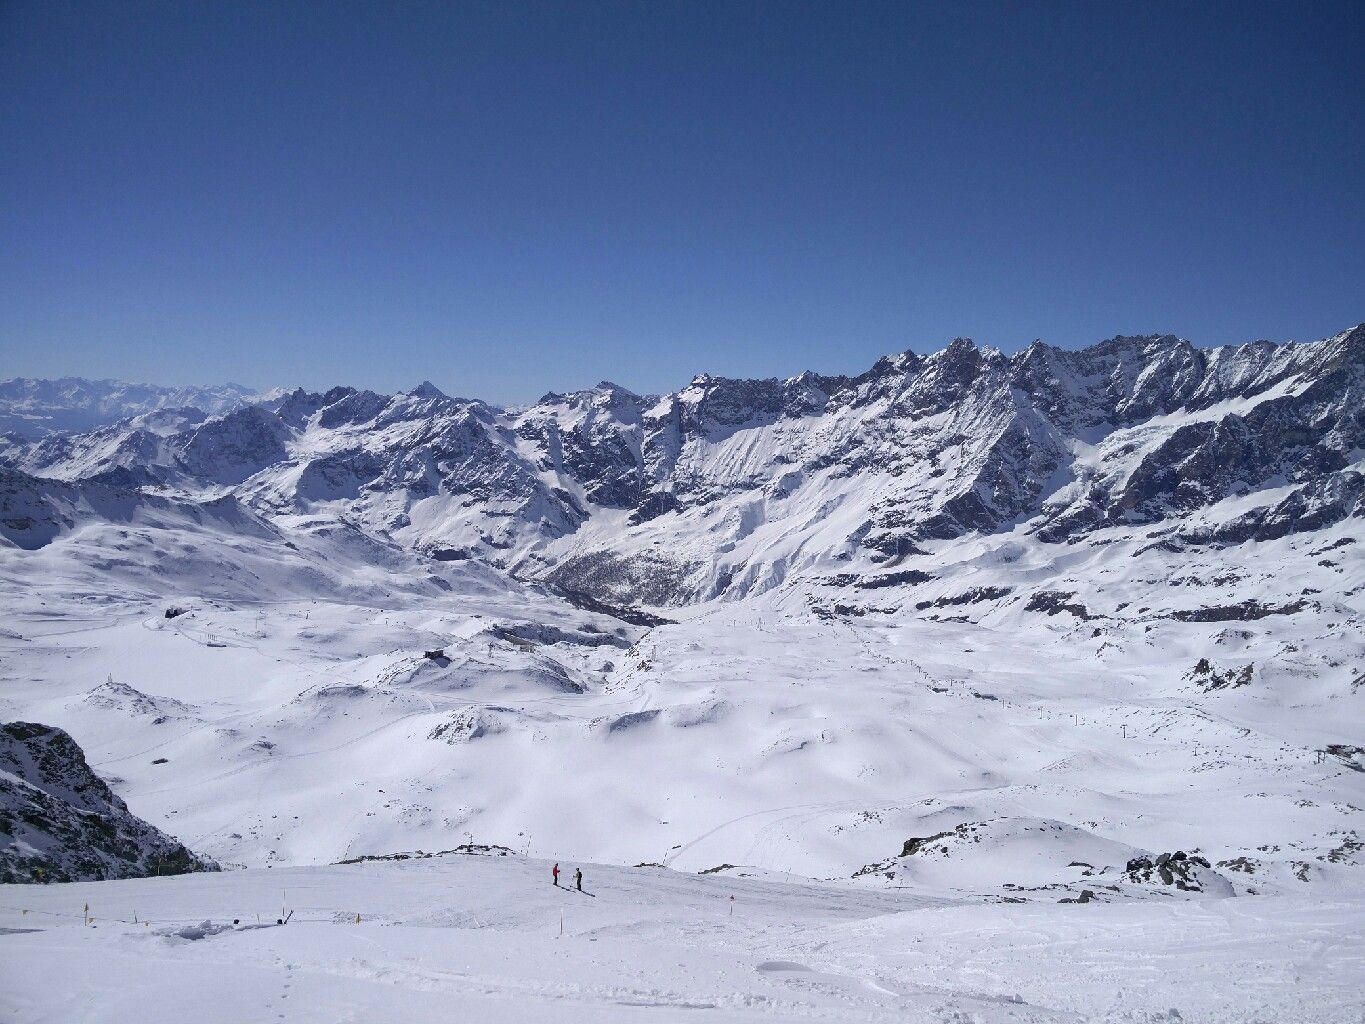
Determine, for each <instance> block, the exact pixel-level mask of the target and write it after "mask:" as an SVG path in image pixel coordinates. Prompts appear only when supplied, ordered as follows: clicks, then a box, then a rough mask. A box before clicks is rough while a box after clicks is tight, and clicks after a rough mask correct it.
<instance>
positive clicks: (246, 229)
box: [0, 0, 1365, 402]
mask: <svg viewBox="0 0 1365 1024" xmlns="http://www.w3.org/2000/svg"><path fill="white" fill-rule="evenodd" d="M1362 10H1365V5H1362V4H1360V3H1358V2H1356V3H1347V4H1339V5H1335V4H1323V5H1318V4H1311V3H1275V4H1260V3H1238V4H1228V5H1210V4H1186V3H1181V4H1173V5H1169V6H1166V5H1162V4H1149V3H1133V4H1104V3H1087V4H1076V5H1069V4H1068V5H1051V4H1043V3H1029V4H1004V5H1000V4H967V5H958V4H951V3H933V4H927V3H926V4H886V5H883V4H857V3H854V4H849V3H843V2H838V3H835V2H831V3H828V4H810V3H799V2H794V0H784V2H780V3H771V4H769V3H762V4H749V3H741V2H726V3H719V4H708V3H701V2H692V0H689V2H686V3H676V4H673V3H656V2H632V3H622V4H606V3H579V4H547V3H524V2H511V3H487V4H484V3H480V4H468V5H466V4H453V3H452V4H438V3H422V4H416V3H379V2H375V3H364V4H352V3H344V2H337V0H328V2H326V3H270V4H255V3H242V2H236V0H234V2H232V3H223V4H207V3H200V2H184V3H178V4H171V3H165V4H161V3H156V4H148V3H136V2H118V3H108V4H103V3H100V4H91V3H62V2H56V0H41V2H36V3H29V2H15V0H0V377H5V376H13V375H20V374H24V375H45V376H55V375H59V374H81V375H86V376H118V377H125V378H130V379H141V380H150V381H155V382H166V383H192V382H202V383H209V382H218V381H223V380H237V381H241V382H243V383H247V384H252V385H260V386H266V385H273V384H276V383H291V384H292V383H303V384H305V385H309V386H323V385H330V384H333V383H338V382H345V383H353V384H357V385H364V386H369V387H374V388H377V389H383V390H393V389H398V388H403V387H408V386H411V385H413V384H415V383H417V382H418V381H420V380H421V379H422V378H430V379H431V380H433V381H434V382H436V383H437V384H438V385H440V386H441V387H443V388H445V389H446V390H448V391H450V392H452V393H457V394H467V395H477V396H480V397H485V398H488V399H491V400H494V401H503V402H514V401H520V400H524V399H528V398H532V397H534V396H535V395H537V394H539V393H540V392H542V391H545V390H547V389H551V388H553V389H555V390H566V389H569V388H572V387H578V386H585V385H589V384H592V383H595V382H596V381H597V380H599V379H602V378H609V379H612V380H616V381H619V382H620V383H622V384H626V385H628V386H631V387H634V388H636V389H637V390H642V391H651V390H668V389H672V388H675V387H677V386H679V385H680V384H682V383H684V382H685V381H686V380H687V379H689V378H690V377H691V376H692V374H693V373H696V372H699V371H708V372H712V373H720V374H726V375H732V376H786V375H789V374H792V373H795V372H798V371H800V370H802V369H805V368H812V369H816V370H822V371H826V372H856V371H859V370H862V369H864V368H866V367H867V366H868V365H869V364H870V363H871V362H872V361H873V360H874V359H875V358H876V356H878V355H879V354H882V353H886V352H892V351H899V350H902V349H905V348H914V349H916V350H918V351H927V350H930V349H933V348H937V347H939V346H940V345H941V344H942V343H943V342H944V341H946V340H947V339H949V338H951V337H953V336H955V335H967V336H971V337H974V338H976V339H977V340H978V341H979V342H982V343H988V344H993V345H997V346H999V347H1002V348H1005V349H1014V348H1017V347H1019V346H1020V345H1024V344H1027V343H1028V342H1029V341H1031V340H1032V339H1033V338H1034V337H1042V338H1043V339H1044V340H1047V341H1050V342H1053V343H1055V344H1060V345H1066V346H1077V345H1082V344H1088V343H1090V342H1093V341H1096V340H1098V339H1100V338H1103V337H1108V336H1110V335H1113V334H1116V333H1139V332H1150V331H1170V332H1174V333H1178V334H1182V335H1184V336H1186V337H1189V338H1191V339H1192V340H1194V341H1196V342H1198V343H1201V344H1217V343H1223V342H1228V341H1242V340H1247V339H1251V338H1258V337H1268V338H1273V339H1277V340H1278V339H1285V338H1299V339H1310V338H1316V337H1321V336H1324V335H1327V334H1330V333H1333V332H1334V331H1336V330H1339V329H1341V328H1343V327H1345V326H1348V325H1350V324H1354V323H1356V322H1358V321H1360V320H1362V319H1365V301H1362V300H1365V185H1363V184H1362V183H1363V182H1365V170H1362V169H1363V168H1365V152H1362V149H1363V147H1362V132H1363V131H1365V129H1363V128H1362V123H1363V122H1365V84H1362V83H1365V78H1363V77H1362V66H1361V60H1360V54H1361V40H1362V38H1365V24H1363V23H1362Z"/></svg>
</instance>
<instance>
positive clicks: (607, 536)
mask: <svg viewBox="0 0 1365 1024" xmlns="http://www.w3.org/2000/svg"><path fill="white" fill-rule="evenodd" d="M0 395H5V396H10V397H9V398H7V399H6V401H7V402H8V403H9V405H8V408H9V409H11V410H13V409H14V408H16V407H17V403H18V402H19V400H20V399H18V398H16V397H14V396H24V397H23V399H22V401H24V402H26V403H27V405H26V406H25V407H26V408H32V409H39V408H42V409H46V410H47V413H46V414H45V416H46V420H45V422H47V423H48V424H49V425H51V426H53V427H55V426H56V425H57V424H58V423H70V422H74V421H76V420H77V419H79V418H80V417H82V416H84V417H87V418H93V417H96V416H102V417H104V418H106V419H108V418H112V417H114V416H115V415H116V413H122V412H127V411H129V410H135V413H134V414H133V415H131V416H125V417H122V418H119V419H118V420H117V422H113V423H106V424H105V425H103V426H100V427H98V428H96V429H94V430H91V431H88V432H84V433H65V434H50V435H48V436H46V437H43V438H41V439H36V440H35V439H16V438H10V439H9V443H8V445H7V446H6V448H5V449H4V451H3V452H0V458H3V460H4V462H5V463H6V464H7V465H8V466H10V467H11V468H12V469H13V470H16V471H19V472H21V473H23V474H25V475H27V476H30V477H33V478H46V479H50V480H54V481H61V482H63V483H64V484H66V485H77V484H79V485H82V486H88V485H99V486H102V487H114V488H122V489H126V490H131V491H144V492H149V493H155V494H157V495H161V496H163V497H181V498H187V499H191V500H203V499H208V498H213V499H222V498H225V497H229V496H230V497H231V498H232V499H234V500H235V501H238V502H241V503H242V504H243V505H244V506H245V507H247V508H249V509H251V510H253V511H254V513H256V514H259V515H263V516H266V517H267V518H268V517H270V516H272V515H278V514H281V513H325V514H328V515H334V516H338V517H341V518H343V519H344V520H345V521H346V522H347V523H349V524H352V525H354V526H358V527H359V528H361V529H363V530H364V531H366V532H368V533H370V534H371V535H373V536H376V537H383V538H385V539H386V540H390V539H391V540H394V541H397V542H398V543H400V544H402V545H404V546H407V547H410V548H414V549H416V550H418V551H422V552H425V553H428V554H430V555H432V556H434V557H436V558H441V559H447V560H449V559H464V558H473V559H479V560H483V561H486V562H488V563H490V564H492V565H494V566H496V567H498V568H501V569H507V570H511V571H513V572H514V573H516V574H518V575H521V576H527V577H535V578H545V579H548V580H550V581H551V582H554V583H557V584H558V585H560V586H561V587H563V588H566V589H569V590H573V591H578V592H584V593H588V594H591V595H593V596H594V597H597V598H599V599H604V600H609V601H626V600H629V601H631V602H634V603H644V604H651V605H668V604H685V603H691V602H696V601H703V600H707V599H709V598H715V597H719V596H727V597H736V596H743V595H746V594H750V593H754V592H760V591H763V590H765V589H768V588H770V587H773V586H775V585H777V584H779V583H781V582H782V581H783V580H786V579H788V578H789V577H790V576H791V575H792V574H793V573H801V572H809V571H813V570H817V569H820V570H823V571H829V570H830V569H832V568H837V567H838V566H839V565H841V564H844V563H856V564H860V565H863V566H865V567H870V566H873V565H877V564H890V563H895V564H899V563H900V562H902V561H905V560H906V559H909V558H911V557H912V556H914V555H915V554H916V553H919V552H922V551H923V550H924V545H925V544H927V543H930V542H935V541H946V540H951V539H953V538H958V537H963V536H966V535H968V534H972V533H994V532H1001V531H1010V530H1014V529H1019V528H1021V529H1023V530H1024V532H1025V533H1027V534H1029V535H1033V536H1036V537H1037V538H1038V539H1039V540H1041V541H1044V542H1048V543H1068V542H1074V541H1076V540H1078V539H1080V538H1083V537H1088V536H1091V535H1096V534H1100V535H1105V534H1107V533H1115V532H1117V533H1124V532H1125V531H1132V530H1134V529H1142V530H1145V529H1147V528H1149V527H1151V526H1152V525H1153V524H1158V523H1165V524H1169V525H1170V530H1169V535H1168V536H1167V537H1166V539H1165V540H1164V541H1163V543H1166V544H1168V545H1170V544H1181V545H1200V544H1210V543H1227V542H1239V541H1243V540H1250V539H1256V538H1272V537H1277V536H1282V535H1284V534H1286V533H1292V532H1295V531H1298V530H1303V529H1313V528H1317V527H1319V526H1321V525H1324V524H1327V523H1331V522H1335V521H1339V520H1340V519H1342V518H1345V517H1347V516H1359V515H1361V514H1362V509H1365V475H1362V472H1361V469H1362V467H1361V465H1360V463H1361V452H1362V451H1365V326H1362V327H1355V328H1353V329H1350V330H1347V331H1344V332H1342V333H1341V334H1338V335H1336V336H1334V337H1332V338H1328V339H1325V340H1323V341H1318V342H1312V343H1308V344H1294V343H1289V344H1273V343H1270V342H1251V343H1248V344H1245V345H1239V346H1229V347H1225V348H1219V349H1212V350H1202V349H1199V348H1196V347H1194V346H1193V345H1191V344H1190V343H1188V342H1186V341H1183V340H1181V339H1179V338H1175V337H1171V336H1144V337H1116V338H1113V339H1110V340H1108V341H1105V342H1102V343H1100V344H1098V345H1095V346H1093V347H1091V348H1087V349H1083V350H1080V351H1066V350H1062V349H1057V348H1053V347H1050V346H1048V345H1044V344H1041V343H1037V342H1035V343H1034V344H1033V345H1031V346H1030V347H1029V348H1027V349H1025V350H1023V351H1021V352H1018V353H1016V354H1014V355H1012V356H1007V355H1004V354H1002V353H1000V352H998V351H996V350H994V349H990V348H981V347H978V346H976V345H974V344H973V343H972V342H970V341H968V340H963V339H958V340H956V341H954V342H952V343H951V344H950V345H948V346H947V347H946V348H945V349H943V350H942V351H939V352H936V353H934V354H932V355H929V356H919V355H916V354H914V353H912V352H905V353H902V354H900V355H896V356H888V357H886V358H883V359H881V360H879V361H878V362H877V363H876V364H875V365H874V366H872V367H871V368H870V369H869V370H867V372H865V373H862V374H860V375H858V376H852V377H850V376H821V375H818V374H814V373H803V374H801V375H799V376H796V377H793V378H790V379H788V380H785V381H783V380H732V379H727V378H721V377H711V376H706V375H702V376H698V377H696V378H695V379H694V380H693V381H692V382H691V383H690V384H689V385H688V386H687V387H686V388H683V389H682V390H681V391H679V392H676V393H674V394H670V395H664V396H641V395H636V394H634V393H632V392H630V391H628V390H626V389H625V388H622V387H619V386H617V385H614V384H610V383H606V382H604V383H602V384H600V385H598V386H597V387H595V388H592V389H589V390H586V391H580V392H575V393H572V394H554V393H551V394H547V395H545V396H544V397H543V398H541V399H540V400H539V401H538V402H536V403H535V404H533V405H531V406H529V407H527V408H522V409H518V410H504V409H499V408H496V407H494V406H491V405H488V404H486V403H484V402H480V401H477V400H468V399H457V398H451V397H448V396H446V395H445V394H443V393H442V392H441V391H439V390H438V389H437V388H435V387H434V386H432V385H431V384H429V383H423V384H422V385H421V386H419V387H418V388H415V389H414V390H412V391H410V392H406V393H399V394H394V395H382V394H376V393H374V392H371V391H358V390H356V389H354V388H349V387H337V388H333V389H331V390H330V391H326V392H309V391H305V390H303V389H297V390H295V391H292V392H283V391H280V392H274V393H270V394H266V395H251V394H250V393H248V392H247V391H246V390H245V389H242V388H238V387H236V386H233V385H228V386H225V387H222V388H216V389H200V390H197V391H193V390H180V391H172V390H169V389H154V388H145V387H134V386H131V385H120V384H115V383H112V382H101V383H90V382H84V381H77V380H64V381H56V382H44V381H24V382H14V381H11V382H8V383H7V384H5V385H3V386H2V387H0ZM195 403H198V405H197V406H196V404H195ZM10 415H15V413H13V412H11V413H10ZM35 415H36V414H35ZM39 518H41V517H39ZM5 529H6V531H7V532H6V535H7V536H9V537H10V539H11V540H13V541H14V542H15V543H18V544H20V545H21V546H27V545H29V544H32V543H34V538H36V537H37V534H36V533H34V534H31V535H30V536H29V539H27V540H26V539H25V538H24V537H23V536H21V535H22V534H23V532H24V531H22V530H16V529H14V528H13V527H6V528H5ZM35 529H40V530H41V529H44V528H40V527H35ZM863 571H866V569H864V570H863Z"/></svg>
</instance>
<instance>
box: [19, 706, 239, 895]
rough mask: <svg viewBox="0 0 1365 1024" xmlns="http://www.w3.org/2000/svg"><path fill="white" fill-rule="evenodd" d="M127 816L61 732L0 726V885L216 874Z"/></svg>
mask: <svg viewBox="0 0 1365 1024" xmlns="http://www.w3.org/2000/svg"><path fill="white" fill-rule="evenodd" d="M214 870H217V866H216V865H215V864H213V862H212V861H208V860H205V859H204V858H201V857H198V856H196V855H195V854H194V853H192V852H190V851H189V850H188V849H186V848H185V847H184V846H183V845H181V844H180V843H179V842H177V841H176V840H175V839H173V838H171V837H170V836H168V835H166V834H165V833H164V832H162V831H160V830H159V829H157V828H154V827H153V826H151V825H149V824H147V823H146V822H145V821H143V820H142V819H140V818H138V817H136V816H135V815H133V814H131V813H130V812H129V810H128V805H127V804H125V803H124V802H123V801H122V800H120V799H119V798H118V797H117V796H115V795H114V792H113V790H111V789H110V788H109V786H108V785H107V784H106V783H105V782H104V781H103V780H102V779H100V778H99V777H98V776H97V775H96V774H95V773H94V772H93V771H91V769H90V766H89V765H88V764H87V763H86V760H85V754H84V753H83V752H82V751H81V748H80V747H79V746H77V744H76V741H75V740H73V739H72V738H71V737H70V736H69V735H67V734H66V733H65V732H63V731H62V730H61V729H57V728H55V727H53V726H49V725H37V724H35V723H33V722H8V723H5V724H3V725H0V882H5V883H13V882H79V881H91V880H101V879H107V878H142V877H144V876H147V875H179V874H184V873H186V872H188V871H214Z"/></svg>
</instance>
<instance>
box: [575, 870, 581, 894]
mask: <svg viewBox="0 0 1365 1024" xmlns="http://www.w3.org/2000/svg"><path fill="white" fill-rule="evenodd" d="M573 880H574V882H575V884H577V886H578V891H579V892H582V891H583V869H582V868H574V869H573Z"/></svg>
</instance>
